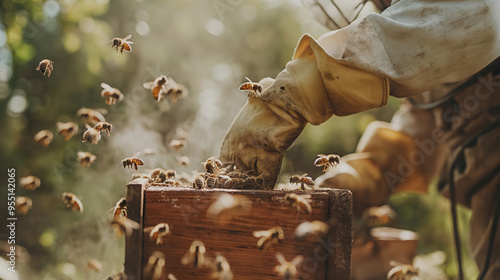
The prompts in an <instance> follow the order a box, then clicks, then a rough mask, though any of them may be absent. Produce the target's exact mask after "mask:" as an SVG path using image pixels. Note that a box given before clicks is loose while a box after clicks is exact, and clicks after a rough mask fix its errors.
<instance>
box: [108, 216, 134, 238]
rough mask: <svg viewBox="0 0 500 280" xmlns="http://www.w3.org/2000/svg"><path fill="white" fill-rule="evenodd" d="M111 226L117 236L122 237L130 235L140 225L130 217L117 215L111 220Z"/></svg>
mask: <svg viewBox="0 0 500 280" xmlns="http://www.w3.org/2000/svg"><path fill="white" fill-rule="evenodd" d="M111 228H112V229H113V231H114V232H115V235H116V237H117V238H122V237H123V236H126V237H129V236H130V235H131V234H132V232H133V231H134V230H137V229H139V228H140V225H139V224H138V223H136V222H134V221H132V220H131V219H129V218H125V217H120V216H117V217H115V218H113V220H112V221H111Z"/></svg>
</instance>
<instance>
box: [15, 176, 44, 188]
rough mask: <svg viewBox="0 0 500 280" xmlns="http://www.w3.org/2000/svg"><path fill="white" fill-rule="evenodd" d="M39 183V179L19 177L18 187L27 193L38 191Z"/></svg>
mask: <svg viewBox="0 0 500 280" xmlns="http://www.w3.org/2000/svg"><path fill="white" fill-rule="evenodd" d="M41 182H42V181H41V180H40V178H38V177H36V176H33V175H30V176H26V177H21V178H20V179H19V185H21V187H22V188H23V189H25V190H28V191H34V190H36V189H38V188H39V187H40V184H41Z"/></svg>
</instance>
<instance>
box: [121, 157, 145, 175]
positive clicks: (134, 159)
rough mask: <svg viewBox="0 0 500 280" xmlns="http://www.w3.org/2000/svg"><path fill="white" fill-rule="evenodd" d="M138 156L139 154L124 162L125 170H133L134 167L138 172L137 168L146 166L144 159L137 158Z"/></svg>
mask: <svg viewBox="0 0 500 280" xmlns="http://www.w3.org/2000/svg"><path fill="white" fill-rule="evenodd" d="M138 155H139V153H136V154H135V155H133V156H132V157H129V158H125V159H124V160H122V165H123V168H125V167H128V168H130V169H132V167H133V168H134V169H135V170H136V171H137V166H141V165H144V161H143V160H142V159H140V158H138V157H137V156H138Z"/></svg>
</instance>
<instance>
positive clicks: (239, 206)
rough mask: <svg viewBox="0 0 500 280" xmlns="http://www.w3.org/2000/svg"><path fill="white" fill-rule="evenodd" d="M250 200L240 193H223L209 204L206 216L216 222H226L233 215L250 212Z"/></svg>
mask: <svg viewBox="0 0 500 280" xmlns="http://www.w3.org/2000/svg"><path fill="white" fill-rule="evenodd" d="M251 210H252V202H251V201H250V200H249V199H248V198H246V197H244V196H242V195H230V194H227V193H223V194H221V195H219V197H218V198H217V200H216V201H215V202H214V203H212V204H211V205H210V207H209V208H208V210H207V218H209V219H210V220H212V221H214V222H216V223H222V224H224V223H227V222H229V220H231V219H232V218H233V217H236V216H239V215H244V214H248V213H250V211H251Z"/></svg>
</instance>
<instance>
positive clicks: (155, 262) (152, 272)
mask: <svg viewBox="0 0 500 280" xmlns="http://www.w3.org/2000/svg"><path fill="white" fill-rule="evenodd" d="M164 266H165V255H164V254H163V253H162V252H159V251H155V252H153V254H151V256H150V257H149V259H148V263H147V265H146V266H145V267H144V271H143V277H144V280H159V279H161V276H162V274H163V267H164Z"/></svg>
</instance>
